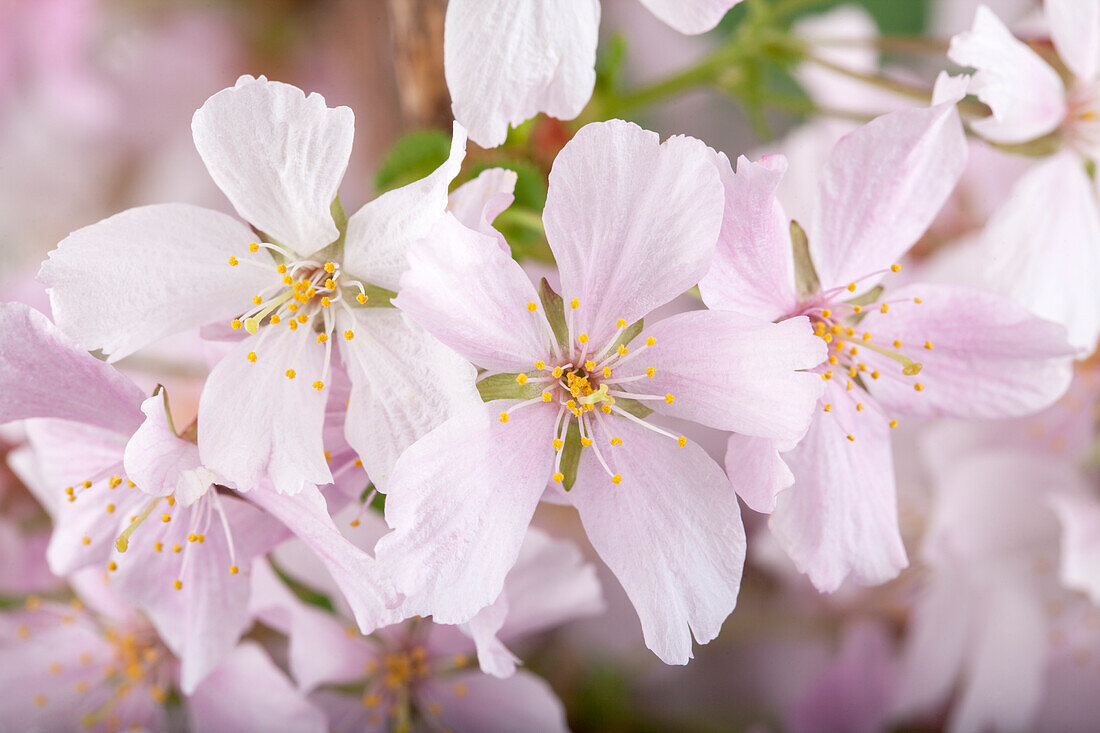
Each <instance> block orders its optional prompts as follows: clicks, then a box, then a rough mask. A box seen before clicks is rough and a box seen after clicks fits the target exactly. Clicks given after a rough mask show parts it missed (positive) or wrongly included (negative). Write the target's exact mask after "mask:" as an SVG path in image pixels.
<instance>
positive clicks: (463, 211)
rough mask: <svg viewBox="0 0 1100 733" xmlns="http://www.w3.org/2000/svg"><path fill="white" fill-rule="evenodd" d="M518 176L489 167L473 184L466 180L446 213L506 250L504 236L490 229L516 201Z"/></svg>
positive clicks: (452, 199)
mask: <svg viewBox="0 0 1100 733" xmlns="http://www.w3.org/2000/svg"><path fill="white" fill-rule="evenodd" d="M518 178H519V176H518V175H516V172H515V171H513V170H509V169H507V168H489V169H487V170H483V171H482V172H481V173H479V174H478V176H477V178H475V179H473V180H472V181H466V183H463V184H462V185H461V186H459V187H458V188H456V189H455V190H454V192H453V193H452V194H451V197H450V202H449V203H448V204H447V210H448V211H450V212H451V213H452V214H454V216H455V218H456V219H458V220H459V221H460V222H462V225H463V226H466V227H469V228H470V229H473V230H475V231H478V232H481V233H482V234H486V235H488V236H490V237H495V238H496V239H497V240H498V241H499V242H500V245H501V247H504V248H507V247H508V243H507V242H505V241H504V237H503V236H502V235H501V233H500V232H498V231H497V230H496V229H494V228H493V220H494V219H496V218H497V217H498V216H500V214H501V212H503V211H504V210H505V209H507V208H508V207H509V206H511V205H512V202H513V201H514V200H515V198H516V197H515V190H516V181H517V180H518Z"/></svg>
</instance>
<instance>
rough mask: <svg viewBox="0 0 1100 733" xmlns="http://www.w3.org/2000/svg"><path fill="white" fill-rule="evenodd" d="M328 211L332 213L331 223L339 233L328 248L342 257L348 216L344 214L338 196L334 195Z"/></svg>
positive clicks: (346, 234)
mask: <svg viewBox="0 0 1100 733" xmlns="http://www.w3.org/2000/svg"><path fill="white" fill-rule="evenodd" d="M329 211H330V212H331V213H332V221H333V223H334V224H336V229H337V230H338V231H339V232H340V236H339V237H337V238H336V241H335V242H333V243H332V244H330V245H329V247H331V248H332V249H333V250H334V251H335V252H338V253H340V254H341V255H343V252H344V241H345V240H346V239H347V236H348V215H347V214H345V213H344V206H343V204H341V203H340V194H336V198H334V199H333V200H332V206H330V207H329ZM326 249H327V248H326Z"/></svg>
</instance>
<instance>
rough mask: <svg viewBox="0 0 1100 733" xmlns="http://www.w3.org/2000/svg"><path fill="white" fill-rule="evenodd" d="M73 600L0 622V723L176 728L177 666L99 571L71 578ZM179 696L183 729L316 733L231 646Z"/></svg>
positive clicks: (301, 708) (261, 660) (290, 692)
mask: <svg viewBox="0 0 1100 733" xmlns="http://www.w3.org/2000/svg"><path fill="white" fill-rule="evenodd" d="M74 585H75V586H76V588H77V590H78V592H79V595H80V596H81V598H82V599H83V600H74V601H73V602H72V603H71V604H68V605H65V604H61V603H57V602H54V601H41V600H39V599H37V598H31V599H29V600H28V602H27V607H26V609H23V610H17V611H12V612H8V613H5V614H3V615H2V616H0V684H2V685H3V686H4V694H3V695H0V720H3V721H4V725H5V727H8V726H11V729H12V730H88V731H111V730H121V729H130V728H131V727H134V728H137V729H142V730H148V731H154V732H160V731H168V730H178V729H179V723H180V722H181V721H179V720H173V717H174V716H173V714H172V713H171V712H170V711H169V709H168V705H169V699H170V695H171V693H172V691H173V690H174V689H176V688H177V687H178V686H179V685H180V664H179V662H178V661H177V660H176V659H175V658H174V657H173V656H172V653H171V652H170V651H169V649H168V648H166V647H165V645H164V643H163V642H162V641H161V640H160V639H159V638H158V637H157V633H156V631H155V630H154V629H153V627H151V626H150V625H149V624H148V623H147V622H145V620H144V619H143V618H142V617H141V616H140V615H139V614H138V613H136V612H135V611H134V610H133V608H132V607H130V606H128V605H127V604H126V603H124V602H123V601H122V600H121V599H120V598H118V597H117V596H115V595H114V593H113V592H112V591H111V590H110V588H109V587H108V584H107V583H106V582H105V579H104V578H103V576H102V573H101V572H100V571H97V570H90V571H84V572H82V573H80V574H78V576H76V577H74ZM184 692H185V695H186V697H185V699H184V707H185V709H186V713H187V717H188V718H189V719H190V721H189V722H190V724H189V726H188V729H189V730H194V731H225V732H226V733H229V731H234V730H255V729H263V730H270V731H288V732H289V731H318V733H320V731H324V730H325V721H324V716H323V715H322V714H321V713H320V711H319V710H317V709H316V708H315V707H313V706H312V705H311V704H310V703H309V702H308V701H307V700H306V699H305V697H304V696H303V695H302V694H301V693H299V692H298V691H297V690H296V689H294V687H293V686H292V685H291V684H290V682H289V680H287V679H286V677H285V676H284V675H283V673H282V672H281V671H280V670H279V669H278V668H277V667H276V666H275V665H274V663H272V661H271V660H270V659H269V658H268V657H267V655H266V653H265V652H264V651H263V650H262V649H261V647H260V646H259V645H258V644H256V643H254V642H245V643H243V644H241V645H240V646H237V647H236V648H234V649H233V650H232V651H231V652H230V653H229V654H228V655H227V656H226V657H225V659H224V660H223V662H222V663H221V664H220V666H218V668H217V669H215V670H214V671H213V672H212V673H211V674H210V675H209V676H207V677H206V679H205V680H204V681H203V682H202V683H201V684H200V685H198V686H197V687H196V688H195V689H194V690H192V691H187V690H186V689H185V690H184Z"/></svg>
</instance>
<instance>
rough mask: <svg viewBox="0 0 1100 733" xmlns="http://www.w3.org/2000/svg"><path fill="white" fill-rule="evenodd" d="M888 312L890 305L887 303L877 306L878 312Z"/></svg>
mask: <svg viewBox="0 0 1100 733" xmlns="http://www.w3.org/2000/svg"><path fill="white" fill-rule="evenodd" d="M889 311H890V304H889V303H883V304H882V305H881V306H879V312H881V313H888V312H889Z"/></svg>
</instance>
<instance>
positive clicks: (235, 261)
mask: <svg viewBox="0 0 1100 733" xmlns="http://www.w3.org/2000/svg"><path fill="white" fill-rule="evenodd" d="M229 264H230V266H232V267H236V266H237V265H239V264H241V261H240V260H238V259H237V258H236V257H230V258H229Z"/></svg>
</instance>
